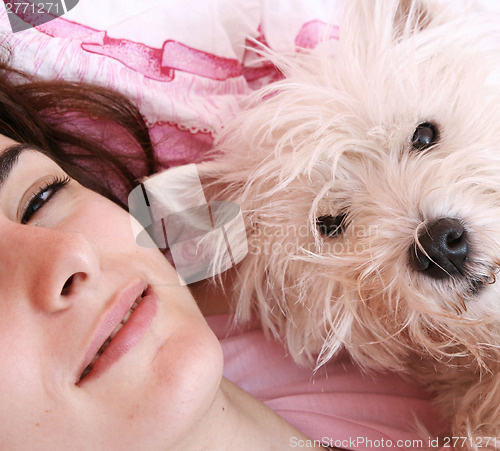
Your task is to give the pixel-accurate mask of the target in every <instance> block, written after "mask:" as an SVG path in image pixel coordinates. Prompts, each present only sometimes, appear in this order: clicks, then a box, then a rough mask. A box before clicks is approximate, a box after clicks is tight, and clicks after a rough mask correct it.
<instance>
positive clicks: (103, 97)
mask: <svg viewBox="0 0 500 451" xmlns="http://www.w3.org/2000/svg"><path fill="white" fill-rule="evenodd" d="M0 134H3V135H5V136H8V137H9V138H12V139H14V140H16V141H18V142H20V143H27V144H32V145H35V146H37V147H40V148H41V149H43V150H44V151H45V152H47V153H48V154H49V155H50V156H51V157H52V158H53V159H54V160H55V161H56V162H57V163H58V164H59V165H60V166H61V167H62V168H63V169H64V170H65V171H66V172H67V173H68V174H69V175H70V176H71V177H74V178H75V179H76V180H78V181H79V182H80V183H82V184H83V185H85V186H86V187H88V188H90V189H93V190H94V191H97V192H99V193H100V194H102V195H104V196H106V197H108V198H109V199H112V200H114V201H115V202H117V203H119V204H120V205H122V206H124V205H125V202H124V201H125V199H126V196H127V194H128V193H129V192H130V191H131V189H132V188H133V187H134V186H135V185H136V184H137V179H139V178H141V177H143V176H145V175H149V174H152V173H153V172H155V171H156V170H157V169H158V168H157V161H156V159H155V155H154V151H153V146H152V143H151V140H150V136H149V131H148V128H147V126H146V124H145V123H144V120H143V118H142V116H141V114H140V112H139V110H138V109H137V108H136V107H135V106H134V105H133V104H132V102H131V101H130V100H128V99H127V98H126V97H125V96H123V95H122V94H119V93H116V92H113V91H111V90H109V89H106V88H103V87H99V86H95V85H89V84H85V83H76V82H68V81H60V80H55V81H43V80H35V79H33V78H30V77H29V76H27V75H25V74H23V73H21V72H19V71H17V70H14V69H12V68H10V67H9V65H8V63H6V62H0Z"/></svg>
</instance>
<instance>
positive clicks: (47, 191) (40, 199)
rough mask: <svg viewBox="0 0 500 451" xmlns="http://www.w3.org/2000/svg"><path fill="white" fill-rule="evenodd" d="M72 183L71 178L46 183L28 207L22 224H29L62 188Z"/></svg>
mask: <svg viewBox="0 0 500 451" xmlns="http://www.w3.org/2000/svg"><path fill="white" fill-rule="evenodd" d="M70 181H71V178H70V177H68V176H66V177H63V178H60V177H56V178H55V179H54V180H51V181H50V182H46V183H45V184H44V185H43V186H42V187H41V188H40V189H39V190H38V191H37V192H36V194H35V195H34V196H32V197H31V199H30V201H29V202H28V204H27V205H26V207H25V209H24V211H23V213H22V217H21V224H27V223H28V222H29V220H30V219H31V218H32V217H33V215H34V214H35V213H36V212H37V211H38V210H39V209H40V208H42V207H43V206H44V205H45V204H46V203H47V202H48V201H49V200H50V199H51V198H52V196H53V195H54V194H55V193H57V191H59V190H60V189H61V188H63V187H64V186H66V185H67V184H68V183H69V182H70Z"/></svg>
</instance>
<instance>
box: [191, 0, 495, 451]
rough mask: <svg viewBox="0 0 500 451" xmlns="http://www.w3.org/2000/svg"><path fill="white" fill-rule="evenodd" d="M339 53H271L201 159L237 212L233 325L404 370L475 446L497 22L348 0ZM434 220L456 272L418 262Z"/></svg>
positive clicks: (484, 378)
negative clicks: (260, 76)
mask: <svg viewBox="0 0 500 451" xmlns="http://www.w3.org/2000/svg"><path fill="white" fill-rule="evenodd" d="M333 44H335V43H332V42H330V43H329V44H328V43H325V44H324V45H322V46H320V47H319V48H318V49H316V50H314V51H311V52H308V53H305V52H302V53H300V54H299V55H298V56H295V57H289V58H288V57H283V56H277V55H271V56H270V57H271V59H273V61H274V63H275V64H276V65H277V66H278V67H279V68H280V70H282V72H283V73H284V78H283V79H282V80H281V81H278V82H276V83H273V84H271V85H269V86H268V87H265V88H263V89H261V90H260V91H259V92H258V93H257V94H256V96H254V98H253V99H252V101H251V102H250V104H249V105H248V108H246V109H245V110H244V111H243V112H242V113H241V114H240V115H239V116H238V117H237V118H236V119H235V120H234V121H233V122H231V123H230V124H228V125H227V126H226V127H225V130H224V133H223V135H222V136H221V138H220V141H219V143H218V147H217V154H216V156H215V157H214V159H213V160H212V161H209V162H206V163H203V164H201V165H200V166H199V171H200V173H201V175H202V176H203V178H204V179H205V181H206V183H210V182H212V183H213V185H212V186H213V187H215V188H214V191H216V190H217V189H219V188H220V187H223V188H224V189H223V191H222V192H221V193H220V197H219V198H220V199H224V200H232V201H234V202H236V203H238V204H239V205H240V206H241V207H242V210H243V212H244V214H245V216H246V221H247V231H248V237H247V238H248V243H249V255H248V256H247V257H246V259H245V260H244V261H243V262H242V264H241V265H240V268H239V278H238V281H237V282H236V283H237V285H236V289H235V291H234V292H235V293H237V297H238V300H237V303H236V315H237V318H239V319H241V320H245V319H247V318H248V317H249V316H250V315H251V313H252V312H254V311H257V312H258V314H259V315H260V317H261V319H262V323H263V325H264V327H265V328H266V329H267V330H269V331H271V332H272V333H273V334H275V335H277V336H280V337H282V338H284V339H285V341H286V344H287V346H288V348H289V350H290V352H291V354H292V355H293V356H294V358H295V359H296V360H298V361H303V360H307V359H316V362H317V364H318V365H320V364H322V363H324V362H325V361H327V360H329V359H331V358H332V357H333V356H334V354H335V353H336V352H337V351H338V350H339V349H341V348H345V349H347V350H348V352H349V353H350V355H351V356H352V357H353V359H354V360H355V361H356V362H357V363H359V364H360V365H361V366H362V367H364V368H367V369H382V370H393V371H400V372H405V373H407V374H409V375H410V376H412V377H414V378H415V379H416V380H417V381H419V382H420V383H421V384H423V385H425V386H426V387H427V388H428V389H429V390H430V391H431V392H432V393H433V394H435V396H436V399H437V400H438V402H439V403H440V404H441V405H442V406H443V407H444V408H443V412H444V413H445V414H446V415H448V416H449V420H450V422H451V424H452V430H451V434H452V435H453V436H458V437H465V436H466V437H469V438H470V440H468V441H467V442H466V443H465V446H467V447H469V448H471V449H476V448H483V447H484V446H485V445H486V439H485V437H498V436H500V371H499V366H500V283H495V276H496V274H497V271H498V269H499V268H500V23H499V22H498V21H495V20H491V18H490V17H488V15H487V14H482V13H481V12H476V11H475V10H474V9H473V8H471V9H468V10H464V9H461V8H459V7H458V6H457V3H456V2H442V1H441V2H438V1H435V2H432V1H424V0H422V1H417V0H415V1H402V0H401V1H397V0H369V1H365V0H348V1H346V2H345V6H344V8H343V19H342V22H341V27H340V40H339V42H338V43H336V44H335V45H333ZM332 47H333V48H332ZM422 124H423V125H422ZM419 126H420V127H419ZM426 136H427V137H428V138H429V139H428V140H427V141H426ZM443 219H444V223H445V225H446V224H452V225H451V226H449V227H448V228H450V227H451V230H452V232H450V233H451V234H452V235H453V237H452V238H453V239H456V240H458V244H457V245H458V246H459V247H461V248H462V250H464V252H463V258H462V260H463V261H462V262H461V263H460V264H456V263H455V262H454V260H453V259H452V260H453V261H451V262H450V261H449V260H447V261H446V262H445V263H443V264H441V263H440V262H438V261H435V260H434V256H433V255H430V253H431V251H430V250H429V249H430V248H432V243H431V245H429V244H428V243H429V239H428V238H426V237H432V235H433V233H434V232H433V231H432V230H434V229H435V224H436V223H438V222H439V221H440V220H443ZM332 223H333V227H332ZM335 224H336V225H338V226H339V228H338V229H335ZM441 224H442V221H441ZM445 228H446V227H445ZM441 229H442V227H441ZM441 229H440V230H441ZM452 238H450V237H449V236H448V237H447V239H448V240H449V241H450V243H449V247H450V248H451V247H452V246H454V245H455V244H456V243H454V242H451V241H452ZM435 239H436V238H434V240H435ZM424 241H426V242H427V244H424V243H423V242H424ZM430 241H431V242H432V238H431V239H430ZM450 252H451V251H450ZM426 258H428V259H427V260H426ZM450 258H451V257H450ZM433 261H434V263H433ZM450 264H452V266H450ZM436 267H437V269H436ZM432 273H433V274H434V275H433V274H432ZM483 438H484V439H483ZM460 443H461V442H460ZM496 443H497V445H498V446H500V437H499V439H498V440H497V441H496ZM476 445H477V446H476ZM494 445H495V442H494V441H493V440H491V441H490V442H489V446H488V447H489V448H493V447H494Z"/></svg>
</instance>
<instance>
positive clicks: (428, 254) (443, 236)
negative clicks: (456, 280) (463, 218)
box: [409, 218, 470, 279]
mask: <svg viewBox="0 0 500 451" xmlns="http://www.w3.org/2000/svg"><path fill="white" fill-rule="evenodd" d="M469 251H470V243H469V240H468V238H467V231H466V230H465V229H464V227H463V226H462V224H461V223H460V221H459V220H457V219H454V218H440V219H437V220H436V221H434V222H433V223H431V224H430V225H429V226H428V227H427V228H426V230H425V231H424V232H423V233H422V234H421V235H420V236H419V237H418V243H415V244H414V245H412V247H410V250H409V253H410V263H411V266H412V267H413V268H414V269H415V270H417V271H419V272H421V273H422V274H425V275H426V276H429V277H431V278H433V279H445V278H448V277H462V276H464V272H465V265H466V262H467V260H468V258H469Z"/></svg>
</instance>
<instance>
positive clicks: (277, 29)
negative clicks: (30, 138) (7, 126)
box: [0, 0, 338, 167]
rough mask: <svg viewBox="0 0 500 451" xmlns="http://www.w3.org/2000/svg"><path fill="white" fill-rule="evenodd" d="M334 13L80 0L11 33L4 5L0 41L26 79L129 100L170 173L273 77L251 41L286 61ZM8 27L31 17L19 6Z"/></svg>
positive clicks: (198, 154) (246, 0)
mask: <svg viewBox="0 0 500 451" xmlns="http://www.w3.org/2000/svg"><path fill="white" fill-rule="evenodd" d="M336 7H337V2H336V1H333V2H332V1H331V0H307V1H305V0H286V1H285V0H203V1H199V0H182V1H178V0H141V1H140V2H139V1H136V0H106V1H102V0H81V1H80V2H79V3H78V4H77V5H76V6H75V7H74V8H73V9H72V10H71V11H69V12H68V13H67V14H66V15H64V16H62V17H59V18H55V19H54V20H51V21H49V22H46V23H44V24H42V25H39V26H37V27H36V28H31V29H28V30H25V31H21V32H17V33H12V29H11V26H10V22H9V19H8V17H7V13H6V11H5V8H2V7H0V39H1V40H2V44H3V45H4V46H7V47H8V48H10V49H11V51H12V55H13V59H12V64H13V65H14V67H16V68H18V69H21V70H23V71H25V72H27V73H30V74H34V75H37V76H39V77H42V78H45V79H53V78H63V79H67V80H78V81H86V82H92V83H97V84H100V85H104V86H107V87H110V88H114V89H116V90H119V91H120V92H122V93H124V94H126V95H127V96H128V97H129V98H131V99H132V100H133V101H134V102H135V103H136V104H137V105H138V106H139V108H140V110H141V113H142V114H143V116H144V117H145V118H146V121H147V124H148V126H149V127H150V129H151V134H152V136H153V139H154V141H155V143H156V149H157V151H158V155H159V157H160V161H161V163H162V165H163V166H165V167H168V166H173V165H178V164H185V163H191V162H193V161H199V160H200V159H202V158H203V155H204V154H205V152H206V151H207V150H208V149H209V148H210V147H211V145H212V143H213V139H214V137H215V135H216V134H217V132H218V130H219V129H220V128H221V127H222V125H223V123H224V122H225V121H226V120H227V119H228V118H229V117H231V116H232V115H234V113H235V112H237V111H238V109H239V106H240V102H241V100H242V99H244V98H245V97H246V96H247V95H248V94H249V93H251V92H252V90H253V89H254V88H255V87H257V86H260V85H262V84H265V83H267V82H268V81H270V80H272V79H274V78H275V77H276V76H277V73H276V70H275V69H274V68H273V67H272V66H270V65H266V64H262V63H256V60H257V57H256V54H255V52H253V51H252V47H253V46H256V45H257V42H262V43H265V44H266V45H267V46H269V47H270V48H271V49H273V50H276V51H279V52H289V53H290V52H292V53H293V52H294V51H297V50H298V49H299V48H311V47H314V46H315V45H316V44H317V43H318V41H319V39H320V38H321V36H322V35H324V34H325V27H326V23H327V22H328V23H333V24H335V19H336V17H337V12H336ZM11 19H12V16H11ZM14 19H15V20H17V21H23V22H29V20H30V17H29V14H27V15H26V14H23V9H22V8H20V9H19V12H18V17H17V16H16V17H15V18H14ZM337 31H338V29H337V28H335V27H333V28H332V30H331V31H330V37H331V38H332V39H336V38H338V33H337Z"/></svg>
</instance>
